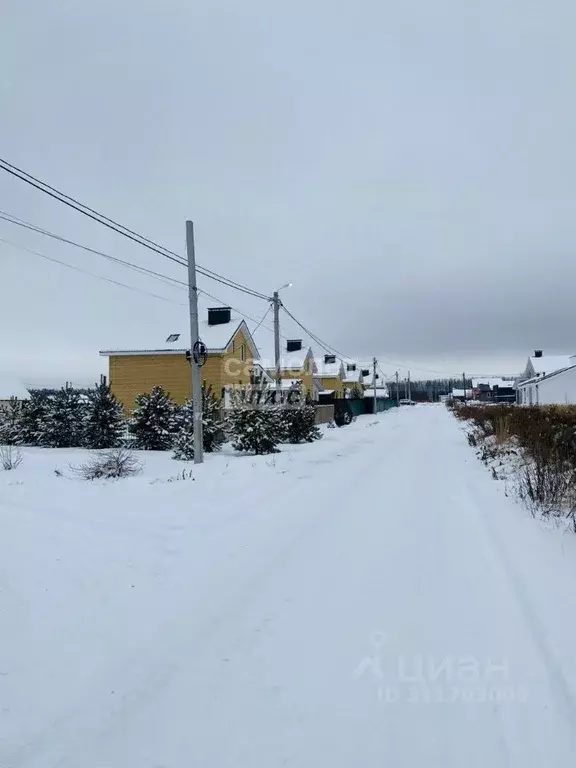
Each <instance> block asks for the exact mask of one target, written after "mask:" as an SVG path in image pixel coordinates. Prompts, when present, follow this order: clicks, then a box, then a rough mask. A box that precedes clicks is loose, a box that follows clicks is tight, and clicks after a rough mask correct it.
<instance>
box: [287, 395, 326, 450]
mask: <svg viewBox="0 0 576 768" xmlns="http://www.w3.org/2000/svg"><path fill="white" fill-rule="evenodd" d="M281 420H282V428H283V439H284V440H285V441H286V442H287V443H312V442H314V440H319V439H320V438H321V437H322V432H321V431H320V430H319V429H318V427H317V426H316V408H315V407H314V406H313V405H312V404H310V403H305V402H304V403H302V404H301V405H299V406H297V407H296V408H286V409H284V410H283V411H282V414H281Z"/></svg>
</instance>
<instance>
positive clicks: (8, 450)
mask: <svg viewBox="0 0 576 768" xmlns="http://www.w3.org/2000/svg"><path fill="white" fill-rule="evenodd" d="M0 464H1V465H2V469H5V470H6V471H7V472H8V471H9V470H11V469H16V467H18V466H20V464H22V454H21V453H20V450H19V449H18V448H15V447H14V446H13V445H0Z"/></svg>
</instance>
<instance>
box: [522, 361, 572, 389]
mask: <svg viewBox="0 0 576 768" xmlns="http://www.w3.org/2000/svg"><path fill="white" fill-rule="evenodd" d="M574 368H576V363H574V365H568V366H566V368H561V369H560V370H559V371H554V372H553V373H548V374H546V375H545V376H533V377H532V378H531V379H526V380H525V381H520V382H518V384H517V385H516V388H517V389H520V388H521V387H525V386H526V385H527V384H540V382H541V381H547V380H548V379H552V378H553V377H554V376H560V374H562V373H566V371H571V370H573V369H574Z"/></svg>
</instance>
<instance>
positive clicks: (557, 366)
mask: <svg viewBox="0 0 576 768" xmlns="http://www.w3.org/2000/svg"><path fill="white" fill-rule="evenodd" d="M571 365H576V355H545V354H544V353H543V351H542V350H541V349H536V350H534V354H533V355H531V356H530V357H529V358H528V361H527V363H526V368H525V369H524V372H523V373H522V374H521V375H520V376H519V378H518V379H517V383H519V382H522V381H527V380H528V379H533V378H535V377H538V376H547V375H548V374H550V373H554V371H561V370H563V369H564V368H569V367H570V366H571Z"/></svg>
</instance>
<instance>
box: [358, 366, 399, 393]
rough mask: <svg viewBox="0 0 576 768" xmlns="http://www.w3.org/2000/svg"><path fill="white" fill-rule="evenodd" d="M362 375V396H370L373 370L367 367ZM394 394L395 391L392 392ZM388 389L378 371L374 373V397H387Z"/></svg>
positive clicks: (372, 385) (372, 389)
mask: <svg viewBox="0 0 576 768" xmlns="http://www.w3.org/2000/svg"><path fill="white" fill-rule="evenodd" d="M363 373H364V376H363V377H362V384H363V386H364V397H372V396H373V393H374V372H373V371H371V370H370V369H368V368H365V369H364V371H363ZM394 394H396V393H394ZM389 396H390V391H389V389H388V385H387V384H386V382H385V381H384V379H383V378H382V376H380V374H379V373H377V374H376V397H389Z"/></svg>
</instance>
